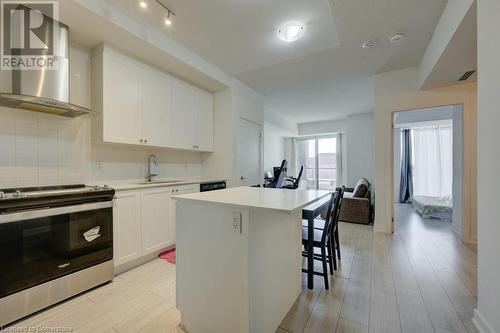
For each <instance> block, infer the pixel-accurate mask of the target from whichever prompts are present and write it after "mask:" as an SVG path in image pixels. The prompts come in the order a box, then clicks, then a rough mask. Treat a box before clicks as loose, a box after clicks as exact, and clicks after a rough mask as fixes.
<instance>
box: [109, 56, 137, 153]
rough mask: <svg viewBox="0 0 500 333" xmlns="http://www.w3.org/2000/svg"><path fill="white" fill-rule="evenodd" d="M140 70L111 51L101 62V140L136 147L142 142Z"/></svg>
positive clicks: (134, 64)
mask: <svg viewBox="0 0 500 333" xmlns="http://www.w3.org/2000/svg"><path fill="white" fill-rule="evenodd" d="M141 95H142V69H141V67H140V66H139V65H138V64H136V63H134V62H132V61H130V60H128V59H126V58H122V57H120V56H118V55H115V54H114V53H111V52H105V53H104V60H103V95H102V99H103V140H104V141H105V142H114V143H129V144H139V143H140V140H141V139H142V136H141V135H142V101H141V98H142V96H141Z"/></svg>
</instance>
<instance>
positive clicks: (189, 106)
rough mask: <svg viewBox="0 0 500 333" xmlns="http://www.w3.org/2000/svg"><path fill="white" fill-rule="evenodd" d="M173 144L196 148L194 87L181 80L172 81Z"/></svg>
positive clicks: (171, 129) (177, 146) (184, 147)
mask: <svg viewBox="0 0 500 333" xmlns="http://www.w3.org/2000/svg"><path fill="white" fill-rule="evenodd" d="M172 96H173V98H172V122H171V123H170V131H171V133H172V144H173V146H174V147H176V148H181V149H196V147H195V142H194V135H193V133H194V107H195V104H194V89H193V87H192V86H190V85H188V84H187V83H184V82H182V81H180V80H174V81H173V83H172Z"/></svg>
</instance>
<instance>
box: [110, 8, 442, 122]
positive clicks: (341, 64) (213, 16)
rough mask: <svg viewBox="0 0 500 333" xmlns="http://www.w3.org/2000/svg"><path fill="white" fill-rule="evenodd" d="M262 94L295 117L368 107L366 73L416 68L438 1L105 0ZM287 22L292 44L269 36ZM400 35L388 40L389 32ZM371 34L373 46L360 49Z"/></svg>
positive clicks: (312, 118)
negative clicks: (294, 32)
mask: <svg viewBox="0 0 500 333" xmlns="http://www.w3.org/2000/svg"><path fill="white" fill-rule="evenodd" d="M106 1H108V2H111V3H113V4H114V5H115V6H119V7H121V8H122V9H124V10H125V11H127V12H128V13H129V14H132V15H134V16H136V17H139V18H142V19H144V20H146V21H147V22H148V23H149V24H151V25H153V26H155V27H156V28H158V29H162V30H163V31H164V32H165V34H167V35H169V36H170V37H172V38H173V39H175V40H176V41H178V42H179V43H181V44H183V45H184V46H186V47H187V48H189V49H191V50H192V51H194V52H196V53H198V54H199V55H201V56H202V57H203V58H205V59H206V60H208V61H210V62H211V63H213V64H214V65H216V66H218V67H220V68H221V69H223V70H224V71H226V72H227V73H229V74H231V75H234V76H236V77H237V78H238V79H240V80H241V81H243V82H244V83H246V84H248V85H249V86H251V87H252V88H254V89H255V90H257V91H259V92H260V93H262V94H263V95H265V96H266V106H267V107H268V108H269V109H271V110H273V111H276V112H278V113H281V114H283V115H285V116H288V117H290V118H291V119H292V120H294V121H295V122H297V123H303V122H310V121H321V120H326V119H338V118H343V117H345V116H347V115H349V114H354V113H365V112H369V111H371V110H372V108H373V84H372V79H371V76H372V75H373V74H376V73H379V72H384V71H388V70H396V69H401V68H406V67H411V66H415V65H418V63H419V62H420V59H421V57H422V55H423V54H424V52H425V50H426V47H427V45H428V43H429V40H430V38H431V36H432V33H433V31H434V29H435V26H436V24H437V22H438V20H439V17H440V16H441V13H442V11H443V9H444V7H445V5H446V2H447V0H307V1H304V0H272V1H269V0H203V1H199V0H198V1H197V0H162V1H163V2H164V3H165V4H166V5H168V6H169V7H170V8H171V9H172V10H173V11H175V12H176V16H175V17H174V24H173V25H172V26H171V27H168V28H167V27H166V26H165V25H164V24H163V17H164V16H165V14H166V13H165V12H164V11H163V10H162V9H161V7H160V6H159V5H158V4H156V3H155V2H154V1H152V0H149V6H148V8H147V9H146V10H143V9H141V8H139V6H138V1H137V0H106ZM288 20H301V21H303V22H305V23H306V33H305V34H304V36H303V37H302V39H300V40H299V41H297V42H295V43H286V42H282V41H280V40H279V39H278V38H276V30H277V27H278V26H279V25H280V24H281V23H283V22H285V21H288ZM399 31H402V32H404V33H406V35H407V39H406V40H405V41H403V42H401V43H398V44H391V43H390V42H389V36H390V35H391V34H392V33H394V32H399ZM366 39H377V40H378V44H377V46H376V47H375V48H373V49H362V48H361V47H360V45H361V43H362V42H363V41H364V40H366Z"/></svg>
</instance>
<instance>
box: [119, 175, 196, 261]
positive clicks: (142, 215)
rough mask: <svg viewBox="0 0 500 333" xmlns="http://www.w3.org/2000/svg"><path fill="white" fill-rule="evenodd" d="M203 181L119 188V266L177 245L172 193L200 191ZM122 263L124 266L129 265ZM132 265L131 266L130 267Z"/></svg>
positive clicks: (148, 258)
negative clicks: (150, 186) (151, 186)
mask: <svg viewBox="0 0 500 333" xmlns="http://www.w3.org/2000/svg"><path fill="white" fill-rule="evenodd" d="M199 191H200V184H189V185H178V186H161V187H155V188H145V189H139V190H125V191H117V192H116V196H115V201H114V207H113V230H114V232H113V237H114V242H113V244H114V245H113V246H114V262H115V267H118V266H121V265H124V264H128V265H125V266H130V265H131V263H130V262H132V261H134V263H133V265H139V264H141V263H142V262H141V260H142V259H144V258H145V259H144V260H145V261H147V260H150V259H151V255H153V254H154V253H160V252H161V251H163V250H165V249H166V248H168V247H170V246H173V245H174V244H175V204H174V200H172V196H174V195H179V194H188V193H196V192H199ZM125 266H122V267H125ZM129 268H130V267H128V268H127V269H129Z"/></svg>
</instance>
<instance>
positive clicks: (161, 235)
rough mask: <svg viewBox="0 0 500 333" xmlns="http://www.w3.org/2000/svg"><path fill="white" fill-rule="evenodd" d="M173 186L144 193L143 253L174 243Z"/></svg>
mask: <svg viewBox="0 0 500 333" xmlns="http://www.w3.org/2000/svg"><path fill="white" fill-rule="evenodd" d="M171 196H172V189H171V188H160V189H155V190H147V191H144V192H143V193H142V205H141V207H142V209H141V211H142V214H141V215H142V254H143V255H146V254H149V253H152V252H155V251H158V250H161V249H163V248H165V247H167V246H169V245H172V244H173V243H174V241H173V238H172V236H171V235H172V232H171V231H170V218H171V203H170V202H171Z"/></svg>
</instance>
